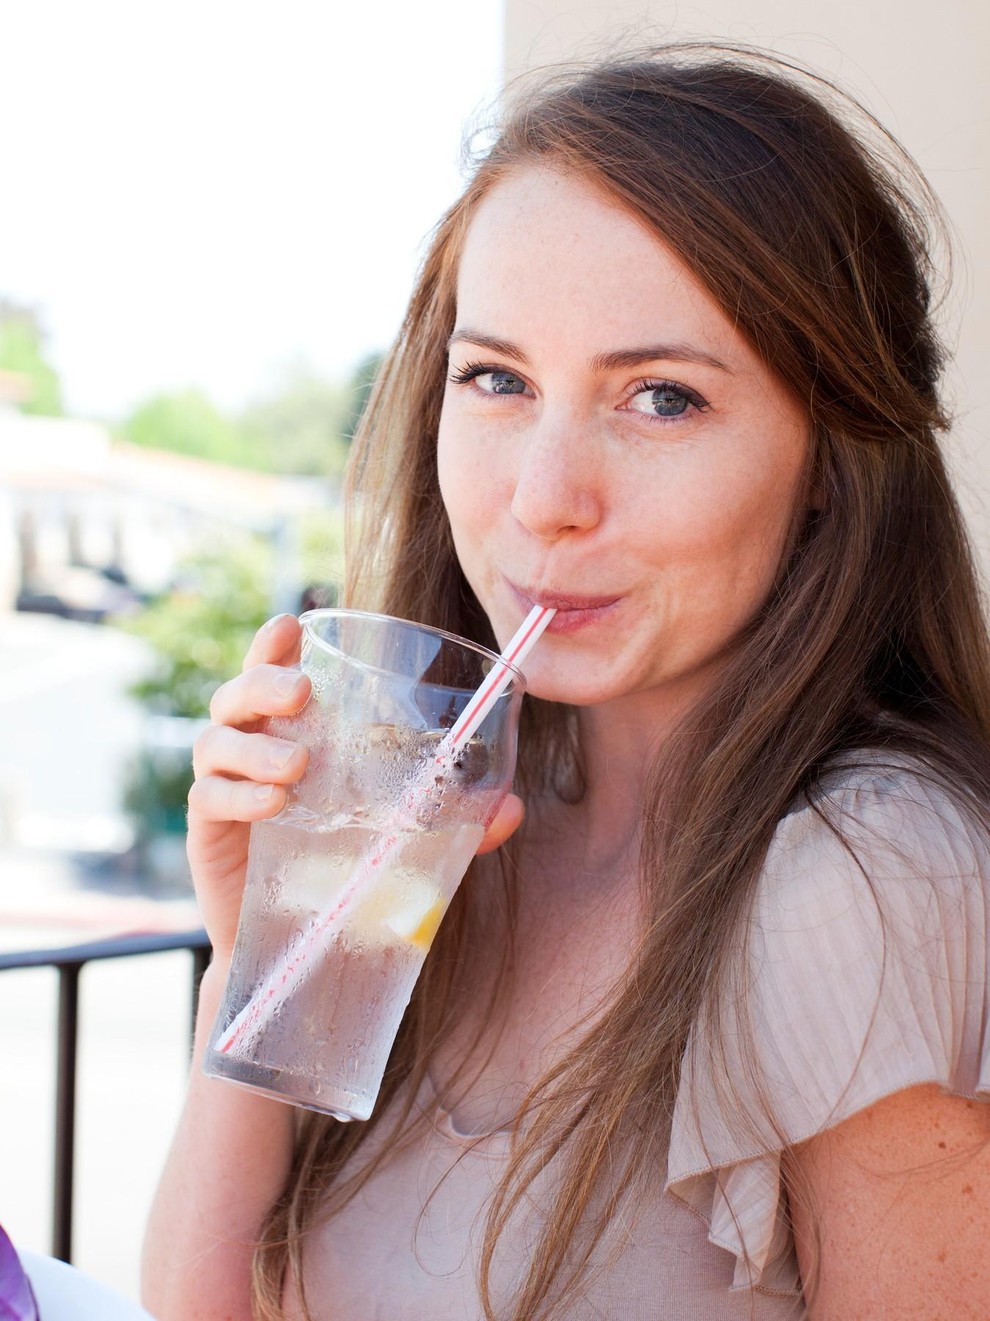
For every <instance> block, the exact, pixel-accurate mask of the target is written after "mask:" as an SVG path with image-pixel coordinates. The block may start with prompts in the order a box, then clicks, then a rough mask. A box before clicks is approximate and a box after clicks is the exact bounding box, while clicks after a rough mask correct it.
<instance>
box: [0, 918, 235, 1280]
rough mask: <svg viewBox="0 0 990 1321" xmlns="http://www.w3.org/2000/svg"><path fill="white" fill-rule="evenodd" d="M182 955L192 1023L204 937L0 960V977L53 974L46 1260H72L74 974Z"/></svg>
mask: <svg viewBox="0 0 990 1321" xmlns="http://www.w3.org/2000/svg"><path fill="white" fill-rule="evenodd" d="M181 949H187V950H189V951H190V952H191V953H192V991H193V994H192V1020H193V1023H195V1021H196V1000H197V997H198V994H199V983H200V980H201V978H202V976H203V973H204V972H205V971H206V965H207V964H208V963H209V961H210V942H209V940H208V938H207V935H206V932H205V931H203V930H197V931H178V932H170V933H168V934H156V935H146V936H145V935H142V936H118V937H114V938H112V939H110V940H97V941H92V942H91V943H90V944H86V945H68V946H65V947H64V948H57V949H41V950H24V951H21V952H18V953H15V954H0V972H4V971H12V970H13V969H15V968H21V969H23V968H45V967H48V968H55V969H56V971H57V972H58V1036H57V1047H56V1061H57V1064H56V1081H55V1174H54V1190H53V1202H52V1256H54V1257H59V1258H60V1259H61V1260H62V1261H71V1260H72V1198H73V1174H74V1168H75V1138H76V1050H77V1045H78V1040H79V974H80V972H81V971H82V969H83V968H84V967H85V966H86V964H87V963H95V962H98V961H101V960H104V959H123V958H134V957H136V956H139V955H145V954H163V953H165V952H166V951H169V950H181Z"/></svg>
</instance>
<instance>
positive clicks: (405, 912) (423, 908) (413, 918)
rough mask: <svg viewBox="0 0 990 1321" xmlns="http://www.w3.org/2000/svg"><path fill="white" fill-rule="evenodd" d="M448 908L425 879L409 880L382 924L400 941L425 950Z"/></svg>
mask: <svg viewBox="0 0 990 1321" xmlns="http://www.w3.org/2000/svg"><path fill="white" fill-rule="evenodd" d="M446 908H447V901H446V899H445V898H444V897H443V895H442V894H441V893H440V891H439V890H438V889H437V888H436V886H434V885H432V884H431V883H430V882H429V881H427V880H426V879H425V878H424V877H419V876H417V877H410V878H409V879H408V880H407V881H406V882H405V884H404V885H403V886H402V898H401V901H400V902H399V903H397V904H396V906H395V907H393V908H392V909H391V911H390V912H389V913H388V914H387V915H385V916H384V917H383V919H382V920H383V922H384V923H385V925H386V926H387V927H388V928H389V929H390V930H391V931H394V932H395V934H396V935H397V936H398V937H399V938H400V939H402V940H404V941H406V942H407V943H408V944H410V945H415V946H417V948H419V949H422V950H428V949H429V948H430V945H431V944H432V943H433V937H434V936H435V935H436V934H437V927H438V926H439V925H440V919H441V918H442V917H443V915H444V912H445V910H446Z"/></svg>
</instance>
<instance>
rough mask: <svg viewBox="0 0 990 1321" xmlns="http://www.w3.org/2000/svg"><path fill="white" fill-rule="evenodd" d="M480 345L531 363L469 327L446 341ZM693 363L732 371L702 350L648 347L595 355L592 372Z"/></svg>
mask: <svg viewBox="0 0 990 1321" xmlns="http://www.w3.org/2000/svg"><path fill="white" fill-rule="evenodd" d="M463 342H466V343H469V344H477V345H478V347H479V348H483V349H490V350H491V352H492V353H497V354H498V355H499V356H500V357H503V358H511V359H512V360H513V362H518V363H519V364H520V366H523V367H525V366H527V365H528V364H529V359H528V358H527V356H526V354H525V353H524V352H523V351H522V349H521V348H519V346H518V345H517V344H513V343H512V342H511V340H507V339H499V338H497V336H495V335H486V334H485V333H484V332H483V331H481V330H472V329H471V328H470V327H469V326H464V327H460V328H458V329H457V330H455V331H454V333H453V334H452V335H451V337H450V339H449V340H448V341H447V347H448V348H450V347H452V345H454V344H457V343H463ZM658 361H670V362H694V363H699V364H700V365H702V366H706V367H715V368H717V369H718V370H719V371H723V372H729V373H730V374H731V372H732V368H731V367H729V366H728V365H727V364H726V363H724V362H723V361H722V359H721V358H716V357H715V355H714V354H713V353H706V352H705V351H704V350H703V349H696V348H695V347H694V346H693V345H691V344H677V343H672V344H646V345H644V346H643V347H641V348H630V349H613V350H611V351H610V352H608V353H596V354H595V356H594V357H593V358H592V359H591V370H592V371H594V372H606V371H614V370H615V369H616V368H619V367H638V366H639V365H640V364H641V363H644V362H658Z"/></svg>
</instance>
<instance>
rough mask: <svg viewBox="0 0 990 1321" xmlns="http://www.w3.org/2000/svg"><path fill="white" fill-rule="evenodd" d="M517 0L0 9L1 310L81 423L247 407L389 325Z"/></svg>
mask: <svg viewBox="0 0 990 1321" xmlns="http://www.w3.org/2000/svg"><path fill="white" fill-rule="evenodd" d="M501 21H502V5H501V3H500V0H469V2H468V3H465V2H464V0H425V3H423V4H410V3H408V0H377V2H375V0H372V2H369V0H279V3H278V4H273V3H271V0H267V2H266V3H260V0H167V2H166V0H159V2H158V3H155V4H152V3H149V0H86V3H84V4H81V3H79V2H78V0H0V125H2V126H3V132H2V138H0V143H2V145H0V297H3V296H6V297H9V298H14V299H16V300H17V301H20V302H28V303H30V304H32V305H37V306H38V307H39V308H40V309H41V311H42V314H43V317H44V321H45V323H46V325H47V328H48V330H49V334H50V338H49V350H50V355H51V357H52V358H53V359H54V362H55V366H56V367H57V368H58V370H59V371H60V373H61V376H62V380H63V385H64V388H65V393H66V396H67V402H68V405H69V407H70V409H71V410H72V411H73V412H76V413H79V414H83V415H92V416H105V417H117V416H120V415H122V414H124V413H126V412H127V411H128V410H129V408H130V407H131V406H132V405H133V404H134V403H135V402H136V401H138V400H139V399H141V398H143V397H145V396H147V395H148V394H150V393H152V392H155V391H158V390H164V389H171V388H181V387H183V386H186V385H190V384H198V385H201V386H203V387H204V388H206V389H207V390H208V391H209V392H210V393H211V394H212V395H213V396H214V398H216V399H217V400H218V401H219V402H220V403H222V404H224V405H226V406H235V405H238V404H240V403H242V402H244V401H245V400H247V399H249V398H251V397H253V396H255V395H257V394H259V393H262V392H264V390H265V389H266V387H268V386H270V385H271V384H272V383H273V381H277V379H278V377H279V375H280V372H281V371H283V370H284V369H285V367H286V366H287V364H289V363H291V362H292V361H294V360H297V359H300V358H302V359H305V360H307V361H309V362H310V363H312V364H313V365H314V366H316V367H317V368H319V369H321V370H324V371H326V372H328V373H330V374H332V375H336V376H339V377H345V376H346V375H347V373H348V372H349V371H350V369H351V368H352V367H353V365H354V364H355V363H356V362H357V361H358V360H359V359H360V358H361V357H362V356H363V355H364V354H365V353H366V352H367V351H368V350H369V349H373V348H381V347H384V346H385V344H386V343H387V342H388V341H389V340H390V338H391V336H392V335H393V334H394V332H395V330H396V328H397V325H398V322H399V319H400V317H401V314H402V310H403V307H404V305H405V301H406V298H407V296H408V293H409V289H410V286H411V283H412V278H413V273H414V271H415V268H416V264H417V261H418V258H419V256H420V255H421V252H422V243H423V240H424V237H425V236H426V235H427V233H428V232H429V230H430V228H431V226H432V225H433V224H434V223H435V222H436V220H437V219H438V218H439V216H440V213H441V212H442V210H443V209H444V208H445V207H446V206H447V204H448V203H449V202H450V201H451V200H452V199H453V198H454V197H455V196H456V194H457V192H458V190H459V185H460V180H461V175H460V164H459V156H460V146H461V139H462V133H463V130H464V128H465V125H466V124H467V123H468V122H469V120H470V119H471V117H472V116H474V115H475V114H476V113H477V112H478V111H479V110H481V109H483V108H484V107H486V106H489V105H490V104H491V102H492V100H493V98H494V96H495V94H496V92H497V88H498V79H499V74H500V65H501V58H502V47H501V41H502V39H501Z"/></svg>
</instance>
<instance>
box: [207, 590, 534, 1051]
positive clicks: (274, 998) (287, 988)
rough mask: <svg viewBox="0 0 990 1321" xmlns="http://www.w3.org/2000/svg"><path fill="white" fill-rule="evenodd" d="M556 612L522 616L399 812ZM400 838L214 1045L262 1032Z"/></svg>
mask: <svg viewBox="0 0 990 1321" xmlns="http://www.w3.org/2000/svg"><path fill="white" fill-rule="evenodd" d="M555 613H556V611H555V610H554V609H553V608H552V607H551V606H538V605H537V606H534V607H533V609H532V610H531V611H530V612H529V614H528V615H527V616H526V618H525V619H524V620H523V623H522V625H521V627H520V628H519V630H518V632H517V633H516V634H515V635H514V636H513V638H512V639H511V641H510V642H509V645H508V646H507V647H506V648H505V650H504V651H503V652H502V654H501V655H500V656H499V658H498V662H497V664H495V665H493V666H492V668H491V671H490V672H489V673H488V675H487V676H486V678H485V680H484V682H483V683H482V684H481V686H480V688H479V689H478V691H477V692H476V693H475V694H474V696H473V697H472V698H471V700H470V702H468V704H467V706H466V707H465V708H464V710H463V711H462V712H461V714H460V716H459V718H458V720H457V722H456V723H455V724H454V726H453V727H452V729H451V730H450V732H449V733H448V734H447V735H446V736H445V737H444V739H443V741H442V742H441V743H440V746H439V747H438V748H437V751H436V756H435V758H434V761H433V763H432V764H431V765H430V766H429V767H428V768H427V770H426V771H425V772H422V773H421V774H420V775H418V776H417V777H416V779H415V780H414V781H413V782H412V783H411V784H410V785H409V787H408V788H407V790H406V792H405V793H404V794H403V796H402V804H401V808H400V812H399V814H398V815H399V817H400V818H402V817H403V816H405V815H406V814H407V813H408V812H409V811H410V810H411V809H414V808H415V807H417V806H419V805H421V804H422V803H423V802H424V801H425V800H426V799H427V798H428V797H429V796H431V795H434V794H436V793H438V792H439V786H438V785H437V783H436V781H437V766H438V764H439V765H440V766H441V767H442V770H441V774H446V773H447V772H448V771H449V769H450V764H451V762H452V761H453V759H454V757H456V755H457V753H458V752H460V751H461V749H462V748H463V747H464V746H465V745H466V744H467V743H468V742H469V741H470V739H471V738H472V737H473V736H474V734H475V733H476V732H477V730H478V728H479V727H480V725H481V722H482V721H483V720H484V718H485V716H487V715H488V713H489V711H491V709H492V707H493V706H494V705H495V703H496V702H497V701H498V699H499V698H500V697H501V696H502V694H503V693H504V692H505V690H506V688H507V687H508V686H509V684H510V682H511V681H512V677H513V673H514V668H515V667H517V666H518V665H520V664H521V663H522V661H523V660H524V659H525V658H526V656H528V655H529V653H530V651H531V650H532V648H533V647H534V646H535V645H536V642H537V640H538V639H539V637H540V635H541V634H542V633H543V630H544V629H545V628H546V626H547V625H548V624H549V623H550V620H551V619H553V617H554V615H555ZM401 839H402V835H401V833H400V831H397V830H392V831H388V832H386V833H385V834H383V835H380V836H379V837H378V838H377V839H376V841H375V844H374V846H373V848H372V850H371V851H370V852H369V853H367V854H366V855H365V857H364V858H362V859H361V861H360V862H359V863H358V864H357V866H356V867H355V868H354V870H353V872H352V873H351V876H350V879H349V881H348V882H347V884H346V885H345V887H344V889H343V891H342V892H341V893H340V894H339V895H338V896H337V899H336V902H335V903H334V905H333V907H332V908H330V909H328V910H327V912H325V913H324V914H322V916H320V917H319V918H317V920H316V922H315V923H313V924H312V925H310V926H309V927H307V929H306V930H305V931H302V932H300V933H299V934H298V935H297V936H296V938H295V940H294V941H293V942H292V943H291V944H290V945H289V948H288V949H287V950H286V952H285V954H284V955H283V956H282V958H281V959H280V960H279V962H278V963H277V964H276V965H275V967H274V968H273V969H272V971H271V973H270V974H269V976H268V978H267V979H266V980H265V982H264V983H263V984H262V985H261V986H260V987H259V988H258V990H257V991H256V992H255V993H254V995H253V996H252V998H251V999H250V1000H249V1001H248V1003H247V1004H246V1005H245V1006H244V1008H243V1009H242V1010H241V1011H240V1013H239V1014H238V1015H237V1016H236V1017H235V1018H234V1019H233V1020H232V1022H231V1023H230V1025H229V1026H228V1027H227V1028H226V1030H225V1031H224V1032H223V1033H222V1034H221V1035H220V1036H219V1037H218V1038H217V1043H216V1047H215V1049H216V1050H218V1051H219V1052H220V1053H221V1054H226V1053H227V1052H228V1051H229V1050H230V1049H231V1048H232V1047H234V1046H236V1045H237V1043H238V1042H239V1041H243V1040H244V1038H245V1037H247V1036H250V1035H251V1034H253V1033H254V1032H257V1031H260V1030H261V1029H262V1028H263V1027H264V1026H265V1024H266V1023H267V1022H268V1020H269V1019H270V1018H271V1017H272V1016H273V1015H274V1013H275V1011H276V1010H277V1009H278V1008H279V1007H280V1006H281V1005H283V1004H284V1003H285V1001H286V1000H287V999H288V997H289V996H290V995H291V994H292V992H293V991H294V990H295V989H296V987H297V986H299V985H300V984H301V983H302V982H303V981H304V980H305V978H306V977H307V976H308V975H309V973H310V971H311V970H312V968H313V966H314V962H315V960H314V958H313V955H314V954H315V953H316V952H317V951H318V950H320V949H322V948H323V947H324V946H325V945H326V943H327V940H328V939H329V937H330V936H331V935H332V934H333V930H334V928H335V927H337V926H339V925H340V923H341V922H342V921H343V919H344V918H345V917H346V916H347V914H348V913H349V912H350V910H351V909H352V908H353V907H354V903H355V901H356V900H357V899H358V897H359V896H360V894H361V893H362V892H363V891H364V888H365V886H366V885H367V884H368V882H369V881H371V880H372V879H373V878H374V876H375V874H376V873H377V872H378V870H379V869H380V868H381V867H382V866H383V865H384V864H385V863H386V862H388V861H389V860H390V859H391V857H392V856H393V854H394V852H395V850H396V848H397V846H398V844H399V842H400V841H401Z"/></svg>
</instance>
